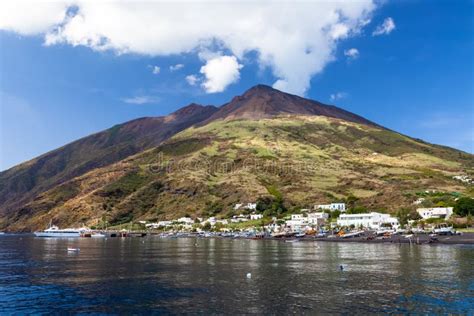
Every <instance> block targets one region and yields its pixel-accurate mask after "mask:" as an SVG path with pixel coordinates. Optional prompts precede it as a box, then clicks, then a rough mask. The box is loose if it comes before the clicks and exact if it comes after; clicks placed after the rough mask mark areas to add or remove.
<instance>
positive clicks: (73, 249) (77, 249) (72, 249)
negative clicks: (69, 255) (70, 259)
mask: <svg viewBox="0 0 474 316" xmlns="http://www.w3.org/2000/svg"><path fill="white" fill-rule="evenodd" d="M79 251H81V249H79V248H72V247H67V252H79Z"/></svg>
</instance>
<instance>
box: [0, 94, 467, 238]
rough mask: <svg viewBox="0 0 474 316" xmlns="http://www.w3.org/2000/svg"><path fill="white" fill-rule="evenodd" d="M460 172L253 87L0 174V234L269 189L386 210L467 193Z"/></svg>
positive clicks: (306, 199)
mask: <svg viewBox="0 0 474 316" xmlns="http://www.w3.org/2000/svg"><path fill="white" fill-rule="evenodd" d="M249 162H251V164H249ZM229 167H232V168H230V170H229ZM459 174H468V175H470V176H473V175H474V156H473V155H471V154H468V153H464V152H461V151H458V150H455V149H451V148H448V147H443V146H437V145H432V144H428V143H425V142H422V141H419V140H416V139H412V138H410V137H407V136H404V135H401V134H398V133H396V132H393V131H390V130H388V129H385V128H383V127H381V126H379V125H377V124H375V123H372V122H370V121H368V120H366V119H364V118H362V117H360V116H357V115H355V114H352V113H350V112H347V111H344V110H342V109H340V108H337V107H334V106H329V105H324V104H321V103H318V102H316V101H311V100H306V99H303V98H300V97H297V96H294V95H289V94H286V93H283V92H280V91H278V90H275V89H272V88H270V87H267V86H256V87H254V88H251V89H250V90H248V91H247V92H246V93H244V94H243V95H242V96H239V97H235V98H234V99H233V100H232V101H231V102H229V103H227V104H225V105H223V106H222V107H221V108H219V109H217V108H215V107H202V106H198V105H191V106H188V107H185V108H183V109H181V110H179V111H177V112H175V113H173V114H171V115H169V116H166V117H159V118H145V119H139V120H135V121H131V122H128V123H125V124H122V125H118V126H116V127H113V128H111V129H109V130H107V131H104V132H101V133H98V134H95V135H92V136H89V137H86V138H83V139H81V140H79V141H77V142H74V143H72V144H70V145H67V146H64V147H62V148H60V149H58V150H55V151H53V152H50V153H48V154H45V155H43V156H41V157H39V158H37V159H34V160H32V161H30V162H27V163H24V164H21V165H19V166H17V167H14V168H12V169H10V170H7V171H5V172H2V173H0V229H8V230H14V231H15V230H16V231H18V230H34V229H39V228H42V227H44V226H45V225H46V224H47V223H48V222H49V221H50V220H53V222H54V223H55V224H57V225H60V226H70V225H77V224H80V223H85V224H87V225H96V224H97V223H98V222H100V221H101V219H102V218H104V217H105V218H107V220H108V221H109V222H110V223H111V224H119V223H126V222H129V221H136V220H141V219H143V220H158V219H172V218H176V217H177V216H182V215H185V214H192V215H201V216H229V215H232V212H233V205H234V204H235V203H237V202H249V201H255V200H256V199H258V198H261V197H266V198H269V199H272V198H273V197H274V196H277V195H280V196H281V197H282V198H283V201H284V204H285V205H286V207H287V208H288V209H298V208H301V207H309V206H311V205H312V204H314V203H315V202H330V201H334V200H344V199H348V198H349V197H352V196H355V197H357V198H358V199H359V200H358V201H359V202H357V203H359V205H360V206H365V207H367V208H369V209H371V210H386V211H388V212H395V211H396V210H398V209H399V208H400V207H412V206H413V205H412V202H413V200H414V199H415V198H416V197H417V194H418V192H424V191H425V190H427V189H435V190H436V191H440V192H452V191H456V192H459V193H461V194H467V195H474V190H473V189H472V188H471V187H470V186H468V185H466V184H462V183H459V182H457V181H455V180H453V178H452V177H453V176H454V175H459ZM275 192H279V194H276V193H275ZM449 201H451V200H449ZM437 202H439V201H437ZM451 202H452V201H451ZM359 205H357V206H359ZM2 212H3V214H2ZM273 215H275V214H273ZM279 215H282V214H279Z"/></svg>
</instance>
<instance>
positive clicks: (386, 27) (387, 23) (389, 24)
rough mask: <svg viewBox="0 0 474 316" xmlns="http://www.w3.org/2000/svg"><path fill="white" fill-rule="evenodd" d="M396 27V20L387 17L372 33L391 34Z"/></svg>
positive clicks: (373, 34) (376, 34)
mask: <svg viewBox="0 0 474 316" xmlns="http://www.w3.org/2000/svg"><path fill="white" fill-rule="evenodd" d="M395 28H396V26H395V21H393V19H392V18H390V17H389V18H386V19H385V20H384V21H383V23H382V24H380V25H379V26H377V28H376V29H375V31H374V32H373V33H372V36H378V35H386V34H390V33H391V32H392V31H393V30H394V29H395Z"/></svg>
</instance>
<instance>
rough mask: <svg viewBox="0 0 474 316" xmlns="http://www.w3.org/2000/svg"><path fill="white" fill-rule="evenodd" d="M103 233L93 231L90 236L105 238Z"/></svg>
mask: <svg viewBox="0 0 474 316" xmlns="http://www.w3.org/2000/svg"><path fill="white" fill-rule="evenodd" d="M105 237H106V236H105V234H102V233H93V234H91V238H105Z"/></svg>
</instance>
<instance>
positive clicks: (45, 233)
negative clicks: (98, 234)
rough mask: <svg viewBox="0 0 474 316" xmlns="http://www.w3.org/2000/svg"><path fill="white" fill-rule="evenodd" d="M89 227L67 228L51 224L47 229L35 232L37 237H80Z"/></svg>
mask: <svg viewBox="0 0 474 316" xmlns="http://www.w3.org/2000/svg"><path fill="white" fill-rule="evenodd" d="M86 230H87V229H85V228H80V229H78V228H65V229H59V227H58V226H54V225H50V226H49V227H48V228H47V229H45V230H42V231H37V232H35V236H36V237H68V238H71V237H80V236H81V234H83V233H84V231H86Z"/></svg>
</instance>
